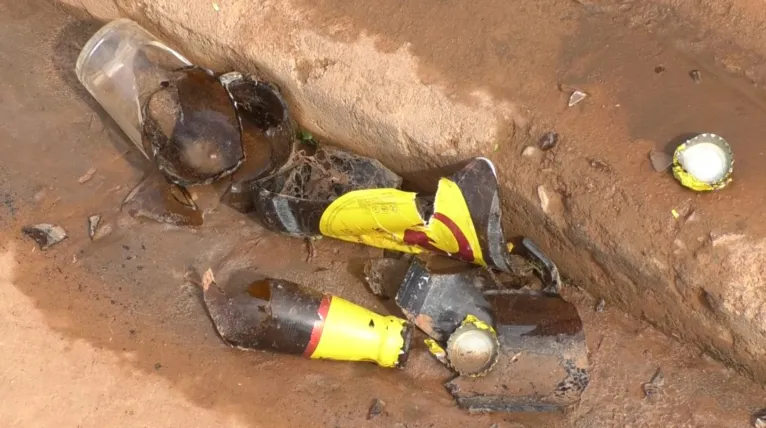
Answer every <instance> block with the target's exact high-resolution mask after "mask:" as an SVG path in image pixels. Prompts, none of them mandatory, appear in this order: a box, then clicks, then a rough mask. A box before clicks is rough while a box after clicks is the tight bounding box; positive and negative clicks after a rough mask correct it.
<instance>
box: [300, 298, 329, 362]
mask: <svg viewBox="0 0 766 428" xmlns="http://www.w3.org/2000/svg"><path fill="white" fill-rule="evenodd" d="M331 303H332V296H324V297H322V301H321V302H319V309H318V310H317V315H319V320H317V321H314V328H312V329H311V339H309V344H308V345H306V349H305V350H304V351H303V356H304V357H307V358H311V355H312V354H313V353H314V351H316V350H317V346H319V339H321V338H322V331H324V322H325V320H326V319H327V314H328V313H329V312H330V304H331Z"/></svg>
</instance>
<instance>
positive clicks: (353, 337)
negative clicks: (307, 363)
mask: <svg viewBox="0 0 766 428" xmlns="http://www.w3.org/2000/svg"><path fill="white" fill-rule="evenodd" d="M406 324H407V321H405V320H403V319H401V318H397V317H394V316H383V315H378V314H376V313H375V312H372V311H370V310H368V309H366V308H363V307H361V306H359V305H355V304H353V303H351V302H349V301H347V300H344V299H341V298H340V297H336V296H333V297H332V301H331V303H330V307H329V309H328V311H327V318H326V319H325V320H324V326H323V327H322V333H321V334H322V336H321V338H320V339H319V344H318V345H317V348H316V350H314V352H313V353H312V354H311V358H312V359H319V358H324V359H329V360H341V361H371V362H375V363H377V364H378V365H380V366H382V367H396V366H397V364H398V362H399V356H400V355H401V353H402V352H403V349H402V348H403V347H404V337H403V336H402V332H403V330H404V329H405V326H406Z"/></svg>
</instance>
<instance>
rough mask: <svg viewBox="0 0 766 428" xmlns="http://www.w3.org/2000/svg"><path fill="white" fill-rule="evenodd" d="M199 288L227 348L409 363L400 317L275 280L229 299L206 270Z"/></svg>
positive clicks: (387, 363) (406, 335) (407, 339)
mask: <svg viewBox="0 0 766 428" xmlns="http://www.w3.org/2000/svg"><path fill="white" fill-rule="evenodd" d="M201 286H202V290H203V297H204V299H203V300H204V302H205V306H206V307H207V311H208V314H209V315H210V318H211V319H212V321H213V324H214V325H215V328H216V330H217V331H218V333H219V335H220V336H221V338H222V339H223V340H224V341H225V342H226V343H228V344H229V345H231V346H234V347H237V348H240V349H249V350H255V349H259V350H269V351H275V352H282V353H287V354H296V355H302V356H304V357H307V358H312V359H330V360H340V361H371V362H375V363H377V364H378V365H380V366H382V367H402V366H403V365H404V363H405V362H406V361H407V355H408V353H409V347H410V340H411V336H412V330H411V327H410V325H409V324H408V323H407V321H405V320H403V319H400V318H397V317H394V316H382V315H378V314H376V313H374V312H372V311H369V310H367V309H365V308H363V307H361V306H358V305H355V304H353V303H351V302H349V301H347V300H344V299H341V298H340V297H337V296H330V295H323V294H321V293H319V292H317V291H315V290H313V289H310V288H306V287H302V286H300V285H298V284H295V283H292V282H289V281H284V280H278V279H262V280H259V281H255V282H253V283H252V284H250V286H249V287H248V289H247V290H246V291H244V292H240V293H237V294H236V295H234V296H233V297H229V296H228V295H227V294H226V293H225V292H224V291H223V290H222V289H221V288H220V287H219V286H218V284H216V282H215V278H214V276H213V272H212V271H211V270H208V271H206V272H205V274H204V275H203V276H202V284H201Z"/></svg>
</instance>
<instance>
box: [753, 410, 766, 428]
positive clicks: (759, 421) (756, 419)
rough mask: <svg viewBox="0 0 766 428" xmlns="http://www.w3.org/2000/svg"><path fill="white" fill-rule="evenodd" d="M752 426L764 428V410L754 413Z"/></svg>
mask: <svg viewBox="0 0 766 428" xmlns="http://www.w3.org/2000/svg"><path fill="white" fill-rule="evenodd" d="M753 426H754V427H755V428H766V408H764V409H761V410H759V411H757V412H755V414H754V415H753Z"/></svg>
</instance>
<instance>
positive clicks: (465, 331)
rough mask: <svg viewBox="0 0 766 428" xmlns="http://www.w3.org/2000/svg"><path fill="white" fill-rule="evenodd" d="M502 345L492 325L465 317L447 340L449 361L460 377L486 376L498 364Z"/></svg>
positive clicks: (469, 316)
mask: <svg viewBox="0 0 766 428" xmlns="http://www.w3.org/2000/svg"><path fill="white" fill-rule="evenodd" d="M499 348H500V344H499V343H498V340H497V332H495V329H494V328H492V326H491V325H488V324H487V323H485V322H483V321H480V320H479V319H478V318H476V317H475V316H473V315H468V316H466V317H465V319H464V320H463V322H462V323H461V324H460V327H458V328H457V329H456V330H455V331H454V332H453V333H452V334H450V336H449V339H448V340H447V348H446V350H445V351H446V353H447V361H448V362H449V366H450V367H451V368H452V369H453V370H455V372H456V373H457V374H459V375H460V376H471V377H478V376H484V375H486V374H487V373H488V372H489V371H490V370H492V367H493V366H494V365H495V363H497V358H498V352H499Z"/></svg>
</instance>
